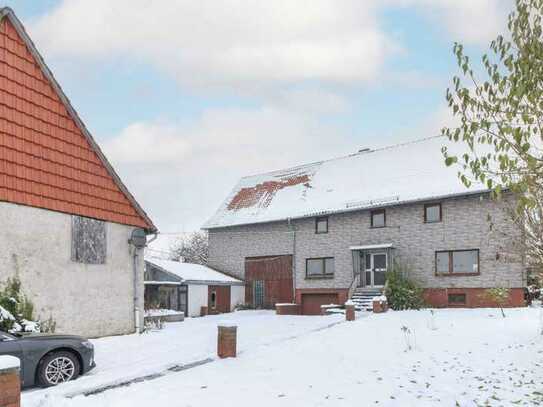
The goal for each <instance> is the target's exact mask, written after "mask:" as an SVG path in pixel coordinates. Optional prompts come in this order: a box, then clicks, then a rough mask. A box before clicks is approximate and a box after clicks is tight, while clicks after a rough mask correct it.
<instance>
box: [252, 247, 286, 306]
mask: <svg viewBox="0 0 543 407" xmlns="http://www.w3.org/2000/svg"><path fill="white" fill-rule="evenodd" d="M245 282H246V285H245V302H246V303H247V304H250V305H251V306H253V307H255V308H267V309H273V308H274V307H275V304H276V303H282V302H283V303H285V302H289V303H290V302H294V288H293V286H292V256H268V257H248V258H246V259H245Z"/></svg>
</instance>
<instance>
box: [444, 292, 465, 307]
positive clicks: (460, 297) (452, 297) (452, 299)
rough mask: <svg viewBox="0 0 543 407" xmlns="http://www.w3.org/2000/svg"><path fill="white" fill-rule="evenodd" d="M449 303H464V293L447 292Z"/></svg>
mask: <svg viewBox="0 0 543 407" xmlns="http://www.w3.org/2000/svg"><path fill="white" fill-rule="evenodd" d="M448 301H449V305H466V294H449V295H448Z"/></svg>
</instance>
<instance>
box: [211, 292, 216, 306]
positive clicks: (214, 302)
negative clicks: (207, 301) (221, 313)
mask: <svg viewBox="0 0 543 407" xmlns="http://www.w3.org/2000/svg"><path fill="white" fill-rule="evenodd" d="M215 308H217V292H216V291H211V309H215Z"/></svg>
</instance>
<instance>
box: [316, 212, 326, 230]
mask: <svg viewBox="0 0 543 407" xmlns="http://www.w3.org/2000/svg"><path fill="white" fill-rule="evenodd" d="M315 233H317V234H318V233H328V217H326V216H323V217H320V218H317V219H315Z"/></svg>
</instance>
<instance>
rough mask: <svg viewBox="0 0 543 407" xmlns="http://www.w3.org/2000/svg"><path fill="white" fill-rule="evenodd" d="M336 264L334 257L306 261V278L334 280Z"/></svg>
mask: <svg viewBox="0 0 543 407" xmlns="http://www.w3.org/2000/svg"><path fill="white" fill-rule="evenodd" d="M334 271H335V264H334V258H333V257H322V258H315V259H306V261H305V277H306V278H332V277H333V276H334Z"/></svg>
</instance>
